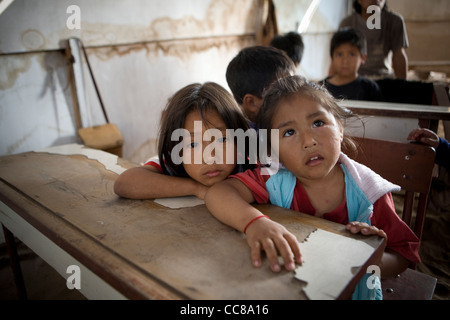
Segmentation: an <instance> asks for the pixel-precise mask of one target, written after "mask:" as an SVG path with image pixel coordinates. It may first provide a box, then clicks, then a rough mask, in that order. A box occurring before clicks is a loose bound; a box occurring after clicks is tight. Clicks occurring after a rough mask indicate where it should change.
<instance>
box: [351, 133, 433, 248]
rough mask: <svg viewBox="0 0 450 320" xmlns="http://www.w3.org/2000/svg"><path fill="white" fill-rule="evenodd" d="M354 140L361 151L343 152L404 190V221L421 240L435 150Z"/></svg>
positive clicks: (401, 144)
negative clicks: (414, 214)
mask: <svg viewBox="0 0 450 320" xmlns="http://www.w3.org/2000/svg"><path fill="white" fill-rule="evenodd" d="M353 140H354V141H355V143H356V146H357V149H358V150H357V151H356V152H350V151H349V150H343V152H344V153H346V154H347V155H348V156H349V157H350V158H352V159H354V160H356V161H357V162H359V163H361V164H364V165H366V166H367V167H369V168H370V169H372V170H373V171H375V172H376V173H378V174H379V175H380V176H382V177H383V178H385V179H386V180H389V181H390V182H392V183H395V184H397V185H399V186H400V187H401V188H402V190H403V191H404V192H405V198H404V203H403V212H402V217H401V218H402V220H403V221H405V223H406V224H408V225H409V226H410V228H411V229H412V230H413V231H414V233H415V234H416V235H417V237H418V238H419V239H421V236H422V229H423V223H424V220H425V213H426V210H427V203H428V194H429V191H430V187H431V181H432V177H433V168H434V159H435V154H436V152H435V150H434V149H433V148H432V147H429V146H425V145H421V144H416V143H402V142H393V141H385V140H376V139H369V138H358V137H353ZM416 198H417V199H418V202H417V209H416V210H415V213H416V217H415V220H413V219H412V217H413V211H414V208H415V207H416V206H415V200H416Z"/></svg>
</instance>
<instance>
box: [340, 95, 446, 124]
mask: <svg viewBox="0 0 450 320" xmlns="http://www.w3.org/2000/svg"><path fill="white" fill-rule="evenodd" d="M339 105H340V106H343V107H347V108H349V109H351V110H352V111H353V112H354V113H356V114H359V115H374V116H386V117H399V118H418V119H428V120H450V107H446V106H434V105H417V104H405V103H388V102H374V101H357V100H344V101H341V102H339Z"/></svg>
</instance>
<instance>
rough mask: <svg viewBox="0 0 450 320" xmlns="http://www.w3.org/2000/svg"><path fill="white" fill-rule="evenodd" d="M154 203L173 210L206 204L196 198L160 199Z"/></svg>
mask: <svg viewBox="0 0 450 320" xmlns="http://www.w3.org/2000/svg"><path fill="white" fill-rule="evenodd" d="M154 201H155V202H156V203H158V204H160V205H162V206H164V207H168V208H171V209H179V208H189V207H195V206H199V205H201V204H205V201H203V200H201V199H199V198H197V197H194V196H187V197H173V198H159V199H155V200H154Z"/></svg>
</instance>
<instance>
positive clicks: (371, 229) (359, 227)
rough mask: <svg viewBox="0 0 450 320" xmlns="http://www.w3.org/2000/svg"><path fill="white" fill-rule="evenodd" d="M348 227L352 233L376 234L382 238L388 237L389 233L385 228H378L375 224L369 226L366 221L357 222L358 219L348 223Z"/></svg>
mask: <svg viewBox="0 0 450 320" xmlns="http://www.w3.org/2000/svg"><path fill="white" fill-rule="evenodd" d="M346 229H347V230H348V231H350V232H351V233H361V234H363V235H365V236H369V235H375V234H376V235H378V236H380V237H382V238H385V239H387V235H386V233H385V232H384V231H383V230H381V229H378V228H377V227H375V226H369V225H368V224H367V223H364V222H357V221H354V222H350V223H349V224H347V226H346Z"/></svg>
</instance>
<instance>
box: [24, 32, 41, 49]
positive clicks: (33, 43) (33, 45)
mask: <svg viewBox="0 0 450 320" xmlns="http://www.w3.org/2000/svg"><path fill="white" fill-rule="evenodd" d="M21 42H22V45H23V46H24V47H25V48H27V49H29V50H31V51H35V50H39V49H42V48H44V46H45V37H44V35H43V34H42V33H40V32H39V31H38V30H36V29H28V30H25V31H24V32H23V33H22V36H21Z"/></svg>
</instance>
